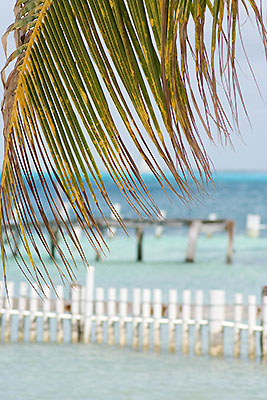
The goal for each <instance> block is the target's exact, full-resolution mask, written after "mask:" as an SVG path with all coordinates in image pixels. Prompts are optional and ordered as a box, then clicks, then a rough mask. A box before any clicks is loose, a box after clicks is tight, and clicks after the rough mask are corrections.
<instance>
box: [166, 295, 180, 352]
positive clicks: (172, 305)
mask: <svg viewBox="0 0 267 400" xmlns="http://www.w3.org/2000/svg"><path fill="white" fill-rule="evenodd" d="M177 300H178V296H177V290H174V289H171V290H170V291H169V305H168V318H169V351H170V352H171V353H173V352H174V351H175V342H176V341H175V333H176V325H175V320H176V319H177V316H178V313H177V311H178V310H177V308H178V304H177Z"/></svg>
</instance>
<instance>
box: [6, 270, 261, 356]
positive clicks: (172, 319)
mask: <svg viewBox="0 0 267 400" xmlns="http://www.w3.org/2000/svg"><path fill="white" fill-rule="evenodd" d="M2 286H3V285H2ZM56 289H57V296H55V295H54V297H53V298H52V297H51V296H52V294H51V292H50V291H49V290H45V293H46V299H45V300H42V299H41V298H40V297H39V295H38V289H35V288H34V287H29V286H28V284H26V283H25V282H23V283H21V284H20V285H19V290H18V292H17V293H18V294H17V296H15V295H14V293H15V285H14V283H13V282H8V291H9V303H8V300H7V299H6V298H5V297H4V296H3V287H2V290H1V297H0V301H1V304H0V315H1V324H0V328H1V335H0V338H1V342H2V345H3V344H4V343H8V342H10V341H12V342H14V341H18V342H22V341H27V342H36V341H37V342H57V343H59V344H60V343H63V342H64V343H65V342H70V343H78V342H80V343H90V342H96V343H99V344H100V343H108V344H109V345H115V344H117V345H120V346H132V347H133V348H134V349H140V350H141V349H142V350H144V351H147V350H149V349H150V350H152V349H153V350H154V351H156V352H159V351H162V350H164V349H165V350H167V349H168V350H169V351H170V352H172V353H173V352H175V351H181V352H182V353H183V354H188V353H195V354H196V355H201V354H205V353H206V352H208V353H209V354H210V355H211V356H222V355H223V354H224V350H225V345H226V344H227V346H228V347H227V348H228V353H227V354H229V342H231V344H230V348H231V353H232V354H233V356H234V357H239V356H240V354H241V353H242V354H244V351H245V352H246V353H247V355H248V357H249V358H251V359H254V358H256V357H257V356H260V357H262V358H263V359H265V360H267V288H266V287H265V288H264V290H263V292H262V299H261V301H260V302H259V303H257V299H256V296H255V295H250V296H248V299H247V300H248V301H247V303H246V302H245V300H246V299H244V296H243V295H242V294H241V293H237V294H236V295H235V297H234V302H233V304H226V302H225V292H224V291H222V290H211V291H210V292H209V302H208V304H204V293H203V292H202V291H201V290H197V291H196V292H195V293H192V292H191V291H190V290H184V291H183V292H182V293H181V294H180V293H178V292H177V290H175V289H172V290H170V291H169V293H168V301H167V302H165V303H164V302H163V300H162V299H163V295H164V293H162V291H161V290H160V289H154V290H150V289H140V288H136V289H133V290H132V291H129V290H128V289H126V288H120V289H119V290H116V289H115V288H109V289H106V290H104V289H103V288H96V289H95V288H94V268H93V267H90V268H89V270H88V272H87V277H86V285H85V286H75V287H73V288H71V289H70V290H69V291H68V293H66V292H67V290H66V288H63V287H62V286H57V288H56ZM117 293H119V296H118V297H117ZM64 295H65V296H64ZM226 331H227V340H226V339H225V338H226ZM243 333H246V334H245V335H244V336H243ZM205 338H208V347H207V346H206V345H205ZM225 340H226V342H227V343H226V342H225Z"/></svg>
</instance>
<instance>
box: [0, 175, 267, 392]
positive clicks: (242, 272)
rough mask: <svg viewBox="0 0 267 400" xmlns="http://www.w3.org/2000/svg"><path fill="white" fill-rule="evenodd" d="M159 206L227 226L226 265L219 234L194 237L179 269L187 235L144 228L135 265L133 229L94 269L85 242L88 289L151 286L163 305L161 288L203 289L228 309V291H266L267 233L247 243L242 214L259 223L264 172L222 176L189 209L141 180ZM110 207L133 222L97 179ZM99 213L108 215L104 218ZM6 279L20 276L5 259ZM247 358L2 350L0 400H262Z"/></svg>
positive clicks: (93, 349) (260, 372) (265, 386)
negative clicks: (191, 257) (230, 242)
mask: <svg viewBox="0 0 267 400" xmlns="http://www.w3.org/2000/svg"><path fill="white" fill-rule="evenodd" d="M145 179H146V182H147V185H148V187H149V189H150V190H151V193H152V195H153V197H154V198H155V200H156V202H157V204H158V205H159V208H160V209H164V210H166V212H167V217H170V218H171V217H177V218H193V217H197V218H207V217H208V215H209V214H210V213H216V214H217V217H218V218H231V219H234V220H235V222H236V235H235V241H234V250H235V252H234V259H233V264H232V265H227V264H225V256H226V246H227V237H226V234H224V233H219V234H214V235H213V236H212V237H210V238H208V237H206V236H205V235H201V236H200V237H199V240H198V244H197V252H196V261H195V263H193V264H186V263H185V262H184V258H185V251H186V246H187V233H186V230H173V231H170V232H165V233H163V236H162V237H161V238H160V239H157V238H156V237H155V236H154V232H153V231H152V230H150V231H149V232H148V233H147V234H145V238H144V261H143V262H142V263H137V262H136V261H135V258H136V239H135V236H134V233H133V232H131V231H130V232H129V237H126V236H125V235H124V234H122V233H121V232H120V231H118V232H117V237H115V238H114V239H112V240H110V239H108V238H107V243H108V245H109V248H110V252H109V254H108V256H107V257H106V258H105V259H104V260H103V261H100V262H97V261H96V260H95V254H94V252H93V250H92V249H91V248H90V246H89V245H88V244H86V243H84V248H85V251H86V253H87V255H88V259H89V261H90V264H91V265H94V266H95V268H96V286H101V287H104V288H108V287H116V288H120V287H127V288H129V289H130V290H131V289H132V288H134V287H141V288H151V289H153V288H160V289H162V290H163V301H165V300H166V299H167V297H166V296H167V291H168V290H169V289H172V288H175V289H177V290H178V296H181V294H182V290H183V289H191V290H192V291H194V290H197V289H202V290H204V292H205V301H207V299H208V292H209V290H210V289H224V290H225V291H226V299H227V302H229V303H232V302H233V296H234V294H235V293H236V292H241V293H243V294H244V296H245V301H246V299H247V296H248V295H249V294H256V295H257V298H258V301H260V295H261V288H262V286H264V285H267V235H266V231H265V230H263V231H262V232H261V235H260V238H258V239H252V238H249V237H247V236H246V216H247V214H249V213H250V214H253V213H256V214H259V215H260V216H261V217H262V223H267V174H249V173H247V174H244V173H243V174H241V173H239V174H236V173H221V174H218V175H217V176H216V177H215V187H214V188H211V189H210V191H209V194H208V195H206V196H201V197H199V198H198V201H197V202H194V203H192V204H190V205H188V206H185V205H183V204H181V203H180V202H179V201H177V200H176V199H175V197H174V196H172V195H171V194H170V197H171V200H172V203H170V202H168V201H167V200H166V197H165V196H164V195H163V194H162V192H161V191H160V190H159V188H158V186H157V185H156V183H155V181H154V180H153V179H151V177H149V176H147V177H145ZM106 186H107V189H108V190H109V191H110V193H111V197H112V199H113V200H114V201H117V202H120V203H121V204H122V215H123V216H133V213H132V211H131V210H130V209H129V208H128V206H127V205H125V204H123V202H122V199H121V197H120V195H119V193H118V192H117V191H116V190H115V189H114V187H113V186H112V184H111V182H109V181H108V180H106ZM107 213H108V212H107ZM46 266H47V267H48V269H49V271H50V273H51V275H52V276H53V278H54V280H55V282H56V283H60V280H59V277H58V275H57V273H56V271H55V269H54V268H53V266H52V265H51V262H50V260H49V258H48V257H46ZM8 278H9V279H10V280H14V281H15V282H19V281H21V280H22V279H23V277H22V274H21V273H20V272H19V271H18V269H17V268H16V267H15V265H14V263H13V261H12V259H9V265H8ZM77 278H78V280H79V282H80V283H84V280H85V270H84V267H83V265H79V270H78V271H77ZM245 353H246V351H245V350H244V351H243V353H242V357H241V359H240V360H234V359H233V357H232V356H231V354H230V352H227V351H226V356H225V357H224V358H223V359H212V358H210V357H208V356H201V357H195V356H193V355H189V356H183V355H181V354H180V352H178V353H175V354H173V355H171V354H168V353H167V351H164V350H163V351H162V353H161V354H154V353H153V352H152V351H148V352H146V353H143V352H141V351H137V352H136V351H133V350H131V348H130V346H127V347H126V348H123V349H122V348H120V347H119V346H117V345H116V346H114V347H109V346H106V345H96V344H90V345H83V344H80V345H74V344H64V345H56V344H15V343H12V344H9V345H6V344H1V346H0V359H1V363H0V384H1V394H0V399H2V398H3V399H5V400H13V399H18V400H24V399H25V400H26V399H27V400H28V399H40V400H41V399H45V400H46V399H49V400H50V399H51V400H52V399H53V400H59V399H64V400H74V399H75V400H83V399H90V400H91V399H94V400H104V399H105V400H106V399H114V400H115V399H116V400H117V399H118V400H128V399H129V400H135V399H136V400H137V399H138V400H143V399H144V400H145V399H147V400H150V399H151V400H154V399H155V400H157V399H162V400H165V399H168V400H169V399H170V400H172V399H179V400H180V399H181V400H187V399H192V400H202V399H203V400H209V399H219V400H220V399H222V400H232V399H233V400H243V399H244V400H245V399H249V400H250V399H252V398H253V399H263V400H266V399H267V365H266V364H264V363H263V362H261V360H260V359H259V358H257V359H256V360H255V361H249V360H248V359H247V357H246V354H245Z"/></svg>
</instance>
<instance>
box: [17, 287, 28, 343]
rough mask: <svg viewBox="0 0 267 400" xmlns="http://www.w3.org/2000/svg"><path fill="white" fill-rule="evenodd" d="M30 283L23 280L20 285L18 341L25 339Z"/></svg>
mask: <svg viewBox="0 0 267 400" xmlns="http://www.w3.org/2000/svg"><path fill="white" fill-rule="evenodd" d="M28 288H29V287H28V285H27V283H26V282H21V283H20V285H19V302H18V309H19V315H18V341H19V342H23V341H24V333H25V332H24V330H25V315H24V311H26V310H27V294H28Z"/></svg>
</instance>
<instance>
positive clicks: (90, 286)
mask: <svg viewBox="0 0 267 400" xmlns="http://www.w3.org/2000/svg"><path fill="white" fill-rule="evenodd" d="M94 280H95V268H94V267H89V268H88V269H87V273H86V289H85V291H86V295H85V320H84V343H90V341H91V334H92V315H93V299H94Z"/></svg>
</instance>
